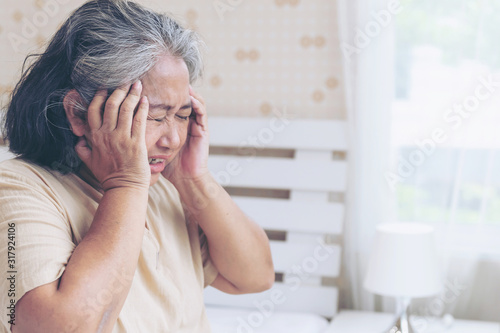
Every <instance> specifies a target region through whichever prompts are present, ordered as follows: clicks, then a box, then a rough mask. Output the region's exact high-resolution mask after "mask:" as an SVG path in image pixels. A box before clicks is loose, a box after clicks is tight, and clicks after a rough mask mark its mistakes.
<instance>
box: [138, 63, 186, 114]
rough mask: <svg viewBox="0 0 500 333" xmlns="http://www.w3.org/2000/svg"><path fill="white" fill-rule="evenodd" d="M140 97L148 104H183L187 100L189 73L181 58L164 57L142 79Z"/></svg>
mask: <svg viewBox="0 0 500 333" xmlns="http://www.w3.org/2000/svg"><path fill="white" fill-rule="evenodd" d="M142 84H143V90H142V95H144V96H147V97H148V99H149V102H150V104H166V103H168V104H175V105H177V104H185V103H190V98H189V71H188V68H187V66H186V63H185V62H184V60H182V59H181V58H177V57H172V56H165V57H162V58H160V60H159V61H158V63H157V64H156V65H155V66H154V67H153V68H152V69H151V70H150V71H149V72H148V73H147V74H146V75H145V76H144V77H143V79H142Z"/></svg>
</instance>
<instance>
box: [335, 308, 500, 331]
mask: <svg viewBox="0 0 500 333" xmlns="http://www.w3.org/2000/svg"><path fill="white" fill-rule="evenodd" d="M394 320H395V315H393V314H390V313H380V312H363V311H347V310H346V311H340V312H339V313H338V314H337V316H336V317H335V318H334V319H333V320H332V322H331V323H330V326H329V327H328V329H327V330H326V332H325V333H383V332H385V330H388V329H389V326H390V325H391V324H392V323H393V321H394ZM418 333H500V323H493V322H484V321H470V320H459V319H455V320H454V321H453V323H452V324H451V325H450V326H449V327H444V325H436V323H435V322H433V321H429V325H428V326H427V328H426V329H425V330H424V331H419V332H418Z"/></svg>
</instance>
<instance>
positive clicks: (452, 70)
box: [0, 0, 500, 321]
mask: <svg viewBox="0 0 500 333" xmlns="http://www.w3.org/2000/svg"><path fill="white" fill-rule="evenodd" d="M83 2H84V1H80V0H17V1H15V2H13V1H10V2H7V1H2V2H1V4H0V94H1V102H2V106H5V103H6V102H7V100H8V95H9V92H10V91H11V90H12V88H13V86H14V84H15V83H16V81H17V79H18V78H19V75H20V69H21V66H22V63H23V60H24V58H25V57H26V55H27V54H28V53H30V52H40V51H42V50H43V48H44V45H45V44H46V42H47V41H48V40H49V39H50V37H51V36H52V35H53V33H54V32H55V31H56V30H57V27H58V26H59V25H60V24H61V22H62V20H64V19H65V18H66V17H67V15H68V14H69V13H70V12H72V11H73V10H74V9H75V8H77V7H78V6H79V5H81V4H82V3H83ZM138 2H140V3H143V4H145V5H147V6H148V7H151V8H155V9H158V10H160V11H166V12H169V13H171V14H172V15H173V16H174V17H175V18H176V19H178V20H179V21H180V22H182V23H183V24H184V25H185V26H188V27H190V28H192V29H194V30H196V31H197V32H198V33H199V34H200V35H201V36H202V38H203V39H204V41H205V42H206V45H207V46H206V50H205V53H206V54H205V55H206V57H205V59H206V62H205V65H206V68H205V76H204V78H203V79H202V80H201V81H200V82H198V83H197V84H196V85H195V87H196V88H197V89H198V90H199V91H200V93H201V94H202V95H203V96H204V97H205V99H206V102H207V105H208V113H209V116H210V115H213V116H234V117H268V116H271V115H272V110H273V108H275V107H277V108H279V109H284V108H285V109H286V110H287V113H288V114H290V115H293V117H296V118H301V119H311V118H314V119H330V120H331V119H335V120H344V121H347V122H348V124H349V128H350V137H349V139H350V143H351V145H350V148H349V153H348V161H349V163H350V167H349V171H350V176H349V185H348V188H349V189H348V192H349V193H348V195H347V197H346V204H347V214H346V218H345V232H344V235H343V236H342V240H341V243H342V244H343V249H344V250H343V263H342V276H341V278H340V279H339V281H338V285H339V288H340V291H341V294H340V301H339V302H340V304H339V306H340V308H349V309H358V310H377V311H391V310H392V309H393V307H394V304H393V300H391V299H386V298H383V297H381V296H374V295H372V294H370V293H368V292H367V291H366V290H364V288H363V286H362V282H363V278H364V275H365V273H366V267H367V261H368V255H369V252H370V246H371V243H372V240H373V235H374V232H375V227H376V225H377V224H380V223H383V222H393V221H400V222H423V223H427V224H430V225H432V226H434V227H435V228H436V230H437V231H438V239H439V246H440V250H441V251H442V255H443V264H442V265H443V269H444V271H445V272H446V276H447V278H446V281H447V283H448V284H449V285H455V286H456V285H459V286H460V288H458V289H457V288H455V289H453V295H454V296H453V297H451V298H450V297H448V298H446V301H442V302H441V303H442V306H441V307H440V308H439V309H437V310H433V311H434V312H433V313H432V315H435V316H441V315H443V314H445V313H451V314H452V315H454V316H455V317H457V318H464V319H478V320H496V321H498V320H500V313H499V311H498V309H499V308H500V283H499V282H498V281H500V172H499V171H500V136H499V132H500V131H499V128H500V68H499V67H500V50H499V49H500V44H499V43H498V36H500V26H499V25H498V20H499V19H500V2H498V1H496V0H401V1H381V0H374V1H368V0H352V1H349V0H338V1H334V0H253V1H246V0H241V1H201V0H168V1H159V0H158V1H145V0H141V1H138ZM305 223H306V222H305ZM417 273H418V272H417ZM450 288H452V287H448V289H447V290H445V293H447V295H450V290H452V289H450ZM431 301H432V300H420V301H416V302H414V303H413V311H414V312H415V313H419V312H424V314H425V313H426V311H427V312H428V311H429V310H428V309H429V306H426V304H429V302H431ZM427 314H428V313H427Z"/></svg>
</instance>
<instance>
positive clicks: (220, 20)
mask: <svg viewBox="0 0 500 333" xmlns="http://www.w3.org/2000/svg"><path fill="white" fill-rule="evenodd" d="M83 2H84V1H81V0H16V1H9V2H7V1H6V0H3V1H2V2H1V3H0V94H1V95H2V97H1V101H2V102H3V104H2V105H4V103H5V102H6V100H7V95H8V93H9V91H10V90H12V87H13V86H14V84H15V83H16V81H17V79H18V78H19V75H20V69H21V66H22V62H23V60H24V58H25V56H26V55H27V54H28V53H29V52H40V51H41V50H43V47H44V45H45V43H46V42H47V40H49V38H50V36H51V35H52V34H53V33H54V32H55V31H56V29H57V27H58V26H59V25H60V24H61V22H62V21H63V20H64V19H65V18H66V17H67V16H68V14H69V13H70V12H72V11H73V10H74V9H76V8H77V7H78V6H80V5H81V4H82V3H83ZM139 2H141V3H143V4H145V5H147V6H148V7H151V8H155V9H157V10H160V11H167V12H170V13H172V14H173V16H174V17H175V18H176V19H178V20H179V21H181V22H183V23H184V24H185V25H187V26H189V27H191V28H194V29H195V30H196V31H198V32H199V33H200V34H201V35H202V37H203V39H204V40H205V42H206V44H207V48H206V71H205V77H204V79H203V81H202V82H199V83H198V84H197V85H195V87H197V89H199V91H200V92H201V93H202V95H203V96H204V97H205V99H206V101H207V104H208V111H209V114H212V115H228V116H249V117H259V116H266V115H269V114H271V113H272V110H273V108H278V109H279V110H283V109H286V110H287V112H288V113H289V114H292V115H294V116H297V117H300V118H328V119H345V103H344V98H343V84H342V75H341V73H342V67H341V63H340V59H341V56H340V50H339V46H338V29H337V19H336V17H337V13H336V11H337V9H336V3H335V1H332V0H274V1H272V0H267V1H265V0H252V1H249V0H216V1H206V0H170V1H165V0H163V1H160V0H156V1H152V0H149V1H146V0H143V1H139ZM231 4H232V5H231ZM30 27H31V29H30Z"/></svg>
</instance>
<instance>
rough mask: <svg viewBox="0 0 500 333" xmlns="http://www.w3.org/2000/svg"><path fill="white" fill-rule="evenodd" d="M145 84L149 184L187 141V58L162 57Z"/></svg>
mask: <svg viewBox="0 0 500 333" xmlns="http://www.w3.org/2000/svg"><path fill="white" fill-rule="evenodd" d="M142 86H143V89H142V96H147V97H148V100H149V114H148V120H147V124H146V146H147V150H148V158H149V162H150V163H149V166H150V168H151V183H150V185H153V184H154V183H156V182H157V181H158V178H159V177H160V176H161V171H163V169H164V168H165V166H166V165H167V164H168V163H170V162H171V161H172V160H173V159H174V158H175V157H176V156H177V154H178V153H179V151H180V149H181V148H182V146H183V145H184V143H185V142H186V137H187V132H188V125H189V115H190V114H191V99H190V96H189V72H188V69H187V66H186V64H185V62H184V60H182V59H180V58H175V57H172V56H165V57H163V58H161V59H160V61H159V62H158V63H157V64H156V65H155V66H154V67H153V68H152V69H151V71H150V72H149V73H148V74H147V75H146V76H145V77H144V78H143V79H142ZM152 159H154V160H152Z"/></svg>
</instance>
